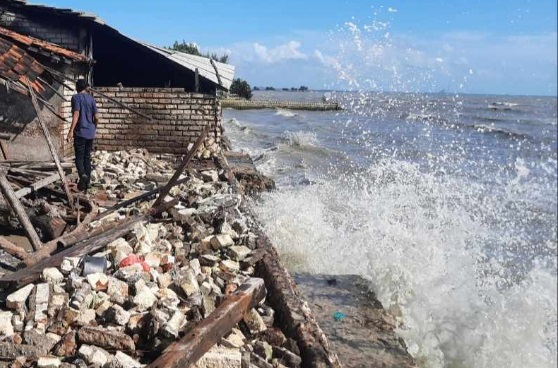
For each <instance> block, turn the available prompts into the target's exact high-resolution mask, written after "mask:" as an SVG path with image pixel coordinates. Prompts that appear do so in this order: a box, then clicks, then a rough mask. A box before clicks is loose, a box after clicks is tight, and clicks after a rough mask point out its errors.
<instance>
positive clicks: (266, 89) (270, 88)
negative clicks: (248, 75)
mask: <svg viewBox="0 0 558 368" xmlns="http://www.w3.org/2000/svg"><path fill="white" fill-rule="evenodd" d="M278 90H281V91H291V92H307V91H308V87H306V86H300V87H298V88H296V87H291V88H280V89H279V88H275V87H254V91H278Z"/></svg>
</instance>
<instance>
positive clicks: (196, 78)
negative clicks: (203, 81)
mask: <svg viewBox="0 0 558 368" xmlns="http://www.w3.org/2000/svg"><path fill="white" fill-rule="evenodd" d="M194 82H195V83H194V85H195V87H194V91H196V93H198V92H199V91H200V71H199V70H198V68H196V71H195V74H194Z"/></svg>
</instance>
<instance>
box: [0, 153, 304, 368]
mask: <svg viewBox="0 0 558 368" xmlns="http://www.w3.org/2000/svg"><path fill="white" fill-rule="evenodd" d="M94 162H95V169H94V172H93V175H92V181H93V189H92V191H91V193H90V196H92V197H93V198H101V199H102V200H103V201H105V202H110V201H113V202H114V203H116V202H117V201H118V200H123V199H128V198H132V197H134V196H136V195H138V194H141V193H142V192H143V191H147V190H151V189H153V188H155V187H156V186H159V185H163V184H164V183H165V182H166V181H167V180H168V179H169V178H170V177H171V176H172V174H173V173H174V168H173V165H172V164H171V163H169V162H167V161H163V160H159V159H157V158H155V157H154V156H150V155H149V154H148V153H147V152H146V151H145V150H132V151H127V152H124V151H123V152H113V153H108V152H103V151H101V152H96V153H95V156H94ZM184 175H188V176H189V177H190V179H189V180H188V181H187V182H185V183H183V184H180V185H179V186H177V187H175V188H173V189H172V190H171V192H170V196H171V197H173V198H176V199H178V200H179V203H178V204H177V205H176V206H175V207H173V208H171V209H170V210H168V211H167V212H165V213H164V214H163V216H162V217H163V218H162V219H161V220H160V221H156V222H154V223H149V224H145V223H144V224H138V225H136V227H135V228H134V230H133V231H132V233H131V234H129V235H128V236H127V237H126V238H120V239H117V240H116V241H113V242H112V243H110V244H108V245H107V247H106V248H105V250H103V251H101V252H98V253H97V254H95V255H93V256H95V257H104V258H106V262H107V265H108V268H107V272H106V273H90V274H88V275H84V273H83V268H84V265H83V264H84V262H83V259H80V258H75V257H69V258H65V259H64V260H63V262H62V264H61V266H60V267H59V268H47V269H45V270H44V271H43V273H42V277H41V281H40V282H37V283H36V284H30V285H27V286H24V287H22V288H21V289H19V290H15V291H13V292H12V293H10V294H9V295H8V296H7V298H6V303H5V305H0V360H3V361H7V360H11V362H12V367H31V366H37V367H66V368H70V367H84V366H95V367H108V368H138V367H143V366H145V365H147V364H149V363H150V362H152V361H153V360H154V359H156V358H157V357H158V356H159V355H160V353H161V352H162V351H163V350H164V349H165V348H166V347H167V346H169V344H171V343H172V342H174V341H176V340H179V339H180V338H182V337H183V336H184V333H185V332H184V331H185V328H187V327H188V326H189V325H191V324H194V323H196V322H199V321H200V320H201V319H203V318H205V317H207V316H208V315H209V314H211V313H212V312H213V311H214V310H215V308H217V307H218V306H219V304H220V303H221V302H222V301H223V300H224V299H225V298H226V297H227V296H228V295H230V294H231V293H233V292H234V291H235V290H236V289H237V288H238V287H239V286H240V285H241V284H243V283H244V282H245V281H246V280H247V279H248V278H249V277H251V276H253V275H254V274H255V264H256V262H257V261H258V260H260V259H261V257H262V254H261V253H260V252H259V251H258V250H257V249H256V247H255V244H256V239H257V237H256V235H254V234H253V233H251V232H250V226H249V225H248V224H249V223H250V221H249V220H248V219H247V218H245V216H244V215H243V214H242V213H241V212H240V211H239V209H238V206H239V204H240V201H241V200H242V197H241V196H240V195H238V194H235V193H234V192H233V190H232V188H231V187H230V185H229V184H228V182H227V181H226V175H224V173H223V172H219V171H217V170H211V169H204V170H202V171H201V172H198V171H195V170H190V171H189V172H188V173H185V174H184ZM151 203H152V199H151V200H150V201H144V202H138V203H136V204H135V205H134V206H131V207H130V208H124V209H122V210H121V211H119V213H117V214H116V215H111V216H109V217H108V218H105V219H104V220H103V221H114V220H115V219H122V218H124V217H125V216H128V215H130V214H134V213H138V212H139V211H145V210H146V209H148V208H149V207H150V205H151ZM101 207H102V206H101ZM107 207H108V206H107ZM93 225H94V226H95V224H93ZM96 225H97V226H98V225H99V224H96ZM293 345H294V346H295V347H296V344H295V343H294V342H293V340H291V339H288V338H287V337H286V336H285V335H284V334H283V332H282V331H281V329H279V328H278V327H276V326H275V321H274V311H273V309H272V308H271V307H269V306H268V305H267V304H265V302H262V303H261V304H260V305H259V306H258V307H257V308H254V309H252V310H250V311H249V312H248V313H246V315H245V316H244V319H243V321H242V322H240V323H239V324H238V326H237V327H236V328H234V329H233V330H232V331H231V332H229V333H228V334H227V335H225V337H224V338H223V339H221V341H220V343H218V344H217V345H215V346H214V347H213V348H212V349H211V350H210V351H209V352H208V353H207V354H206V355H205V356H204V357H203V358H202V359H201V360H200V361H199V362H198V363H197V365H196V366H197V367H283V366H286V367H299V366H300V365H301V359H300V357H299V353H298V351H296V350H297V349H293V348H292V346H293ZM293 350H295V351H293Z"/></svg>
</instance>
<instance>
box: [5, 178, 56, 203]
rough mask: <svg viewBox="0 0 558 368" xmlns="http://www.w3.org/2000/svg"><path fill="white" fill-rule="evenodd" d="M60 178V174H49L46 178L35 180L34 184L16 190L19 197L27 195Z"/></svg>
mask: <svg viewBox="0 0 558 368" xmlns="http://www.w3.org/2000/svg"><path fill="white" fill-rule="evenodd" d="M58 179H60V175H59V174H52V175H50V176H47V177H46V178H43V179H41V180H39V181H36V182H34V183H33V184H31V185H29V186H28V187H25V188H21V189H20V190H18V191H17V192H15V195H16V197H18V198H21V197H25V196H26V195H28V194H31V193H33V192H36V191H37V190H39V189H41V188H43V187H46V186H47V185H49V184H52V183H54V182H56V181H57V180H58Z"/></svg>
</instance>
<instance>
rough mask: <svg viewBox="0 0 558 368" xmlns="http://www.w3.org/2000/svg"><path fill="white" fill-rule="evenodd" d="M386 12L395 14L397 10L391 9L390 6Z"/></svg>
mask: <svg viewBox="0 0 558 368" xmlns="http://www.w3.org/2000/svg"><path fill="white" fill-rule="evenodd" d="M388 12H390V13H397V9H395V8H392V7H391V6H390V7H389V8H388Z"/></svg>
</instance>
